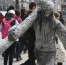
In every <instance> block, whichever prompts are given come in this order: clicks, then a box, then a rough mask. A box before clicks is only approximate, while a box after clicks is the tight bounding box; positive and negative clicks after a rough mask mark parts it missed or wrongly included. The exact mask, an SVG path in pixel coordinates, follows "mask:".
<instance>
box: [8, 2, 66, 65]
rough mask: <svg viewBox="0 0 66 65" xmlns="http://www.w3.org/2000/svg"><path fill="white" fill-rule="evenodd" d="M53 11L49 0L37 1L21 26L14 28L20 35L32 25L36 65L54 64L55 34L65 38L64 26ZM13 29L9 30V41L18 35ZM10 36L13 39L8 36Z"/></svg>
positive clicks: (52, 4) (65, 29) (65, 30)
mask: <svg viewBox="0 0 66 65" xmlns="http://www.w3.org/2000/svg"><path fill="white" fill-rule="evenodd" d="M53 13H54V3H53V2H51V1H42V2H40V3H39V8H38V9H36V10H34V11H33V12H32V13H31V14H30V15H29V16H28V17H27V18H26V19H25V20H24V22H23V23H21V28H19V27H20V25H19V26H18V27H17V28H16V29H15V31H20V34H19V35H21V33H22V34H24V33H25V32H26V30H28V28H30V27H31V26H32V25H33V27H34V29H35V35H36V41H35V54H36V59H37V65H56V63H55V61H56V47H55V42H56V36H55V35H56V34H57V35H58V36H59V38H60V35H61V36H64V37H65V39H66V28H65V27H64V25H62V23H61V22H60V21H59V20H57V19H56V18H55V16H54V14H53ZM36 19H37V20H36ZM27 22H28V23H27ZM17 29H18V30H17ZM15 31H13V28H12V29H11V30H10V31H9V36H8V38H9V40H10V41H12V40H13V39H15V38H16V37H17V38H18V37H19V36H18V34H16V32H15ZM10 32H11V33H10ZM12 33H13V34H12ZM61 33H62V34H61ZM15 35H16V36H15ZM10 36H11V37H12V38H13V39H12V38H10ZM14 36H15V37H14Z"/></svg>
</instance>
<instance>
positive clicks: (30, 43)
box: [20, 2, 36, 65]
mask: <svg viewBox="0 0 66 65" xmlns="http://www.w3.org/2000/svg"><path fill="white" fill-rule="evenodd" d="M35 8H36V4H35V3H34V2H32V3H30V4H29V9H30V10H29V12H28V13H27V14H26V15H25V16H24V19H25V18H27V17H28V16H29V14H31V13H32V11H33V10H35ZM35 40H36V38H35V31H34V28H33V27H30V28H29V29H28V30H27V31H26V33H25V34H24V42H25V43H24V44H25V45H26V46H27V49H28V60H27V61H26V62H25V63H23V64H20V65H35V59H36V57H35V53H34V47H35Z"/></svg>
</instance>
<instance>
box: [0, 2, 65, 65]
mask: <svg viewBox="0 0 66 65" xmlns="http://www.w3.org/2000/svg"><path fill="white" fill-rule="evenodd" d="M43 4H44V3H43ZM39 5H40V4H39ZM41 7H42V6H41ZM43 8H44V6H43ZM35 9H36V4H35V3H34V2H32V3H30V4H29V10H26V9H25V8H23V9H21V10H15V7H14V6H12V5H11V6H9V8H8V9H7V13H6V14H5V16H3V15H2V13H0V32H1V34H2V39H4V38H5V37H6V36H7V35H8V30H9V29H10V28H11V27H12V26H14V25H19V24H20V23H22V22H23V21H24V20H25V19H26V18H27V17H28V16H29V15H30V14H31V13H32V12H33V11H34V10H35ZM52 9H53V8H51V9H50V11H49V12H50V13H47V12H48V11H47V10H48V9H47V10H44V9H43V11H39V12H38V19H37V20H36V21H39V22H36V25H37V27H36V29H35V28H33V26H31V27H30V28H29V29H28V30H27V31H26V32H25V33H24V34H23V35H22V36H20V37H19V39H18V41H15V42H14V43H13V44H12V45H11V46H10V47H9V48H8V49H7V50H5V51H4V52H3V53H2V56H3V57H4V65H7V61H9V65H13V58H16V61H20V60H22V57H21V53H22V52H24V53H25V52H26V51H27V50H28V60H27V61H25V62H24V63H22V64H20V65H36V63H35V60H36V58H37V62H38V65H44V64H45V65H55V63H54V61H55V58H54V57H55V53H56V52H55V49H54V48H53V47H54V45H53V44H51V43H54V41H55V39H54V38H52V36H54V35H55V34H54V33H55V31H53V28H52V27H53V26H50V25H51V24H53V23H52V22H53V20H52V19H53V18H54V17H53V15H54V16H55V17H56V19H57V20H59V21H60V22H61V23H62V24H63V25H65V22H64V20H63V18H62V13H61V12H55V13H54V12H53V10H52ZM46 14H47V15H46ZM42 18H43V19H42ZM43 20H44V21H45V22H44V21H43ZM51 20H52V22H51ZM48 21H50V22H48ZM47 22H48V24H47ZM43 24H44V25H43ZM55 25H56V24H55ZM48 27H49V30H48V31H47V29H48ZM38 28H39V31H37V30H38ZM47 32H48V33H47ZM50 32H51V33H50ZM52 32H53V33H52ZM37 33H38V34H37ZM36 35H37V36H36ZM43 35H44V37H43ZM47 35H48V36H47ZM39 36H40V37H39ZM41 36H42V38H41ZM49 36H50V37H49ZM47 38H48V39H47ZM43 39H44V40H43ZM36 40H38V41H36ZM39 42H40V43H41V44H40V43H39ZM43 42H44V45H45V46H46V49H44V48H45V46H44V45H43ZM35 43H38V44H35ZM46 44H47V45H46ZM37 46H38V47H39V48H38V47H37ZM48 46H49V47H48ZM35 47H36V49H35ZM41 49H42V50H41ZM34 50H36V51H34ZM49 55H50V56H49Z"/></svg>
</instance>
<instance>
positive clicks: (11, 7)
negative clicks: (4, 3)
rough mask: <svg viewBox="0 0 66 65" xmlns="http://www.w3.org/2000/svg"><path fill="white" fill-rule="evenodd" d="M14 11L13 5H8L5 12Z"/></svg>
mask: <svg viewBox="0 0 66 65" xmlns="http://www.w3.org/2000/svg"><path fill="white" fill-rule="evenodd" d="M14 9H15V7H14V6H13V5H10V6H9V7H8V9H7V12H8V11H9V10H14Z"/></svg>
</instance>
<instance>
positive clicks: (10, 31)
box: [8, 30, 15, 41]
mask: <svg viewBox="0 0 66 65" xmlns="http://www.w3.org/2000/svg"><path fill="white" fill-rule="evenodd" d="M14 37H15V34H14V31H13V30H9V32H8V39H9V41H15V38H14Z"/></svg>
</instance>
